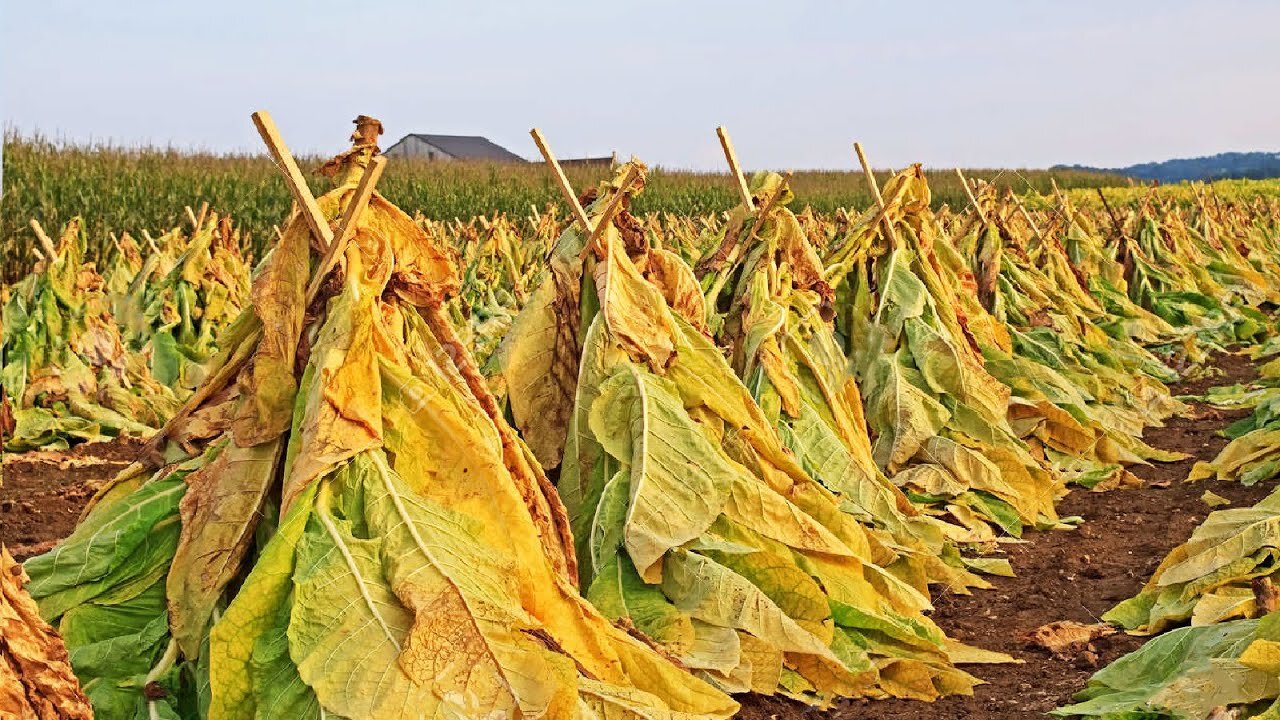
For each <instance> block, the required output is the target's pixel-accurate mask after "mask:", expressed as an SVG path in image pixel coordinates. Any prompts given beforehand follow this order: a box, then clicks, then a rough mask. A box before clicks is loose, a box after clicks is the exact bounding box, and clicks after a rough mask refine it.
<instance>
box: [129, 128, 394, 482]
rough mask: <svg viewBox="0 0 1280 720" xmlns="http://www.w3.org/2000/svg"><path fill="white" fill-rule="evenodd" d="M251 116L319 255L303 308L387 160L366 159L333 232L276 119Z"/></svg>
mask: <svg viewBox="0 0 1280 720" xmlns="http://www.w3.org/2000/svg"><path fill="white" fill-rule="evenodd" d="M252 117H253V124H254V126H256V127H257V128H258V134H259V135H261V136H262V142H263V143H265V144H266V146H267V152H269V153H270V154H271V159H272V160H274V161H275V165H276V167H277V168H278V169H279V170H280V172H281V174H283V175H284V179H285V184H286V185H287V186H288V187H289V192H290V193H291V194H292V195H293V199H294V202H295V203H296V204H297V206H298V212H300V213H302V217H303V219H304V220H306V223H307V226H308V227H310V229H311V234H312V235H314V236H315V239H316V240H317V241H318V243H317V244H318V245H319V246H320V248H321V249H322V251H323V253H324V254H323V255H321V256H320V262H319V263H317V264H316V268H315V271H314V272H313V273H312V275H311V280H310V282H309V283H307V292H306V296H305V297H306V300H305V304H306V305H308V306H309V305H310V304H311V303H312V301H314V300H315V299H316V295H317V294H318V293H319V292H320V285H321V283H323V282H324V279H325V277H327V276H328V275H329V272H330V271H331V270H333V266H334V265H335V264H337V262H338V258H339V257H341V256H342V254H343V253H344V252H345V251H346V247H347V244H348V242H349V241H350V240H351V237H352V235H354V234H355V230H356V224H357V222H358V221H359V219H360V215H361V214H362V213H363V212H364V210H365V208H367V207H368V206H369V200H370V199H371V198H372V197H373V188H374V186H375V185H377V183H378V179H379V178H381V177H382V171H383V169H384V168H385V167H386V164H387V160H386V158H383V157H380V156H375V157H374V158H372V159H371V160H370V161H369V164H368V166H366V167H365V169H364V173H363V174H362V175H361V176H360V181H359V183H358V184H357V185H356V194H355V197H353V198H352V199H351V202H349V203H348V204H347V207H346V208H345V209H344V210H343V213H342V217H341V219H340V220H339V222H338V228H337V232H336V233H335V232H334V230H333V229H332V228H330V227H329V222H328V221H327V220H325V217H324V213H323V212H321V211H320V205H319V204H318V203H316V198H315V195H313V194H312V193H311V188H310V187H308V186H307V181H306V178H305V177H303V175H302V170H300V169H299V168H298V163H297V162H296V161H295V160H294V159H293V154H292V153H290V152H289V148H288V146H287V145H285V143H284V139H283V138H281V137H280V131H279V130H278V129H277V128H276V124H275V121H274V120H272V119H271V115H269V114H268V113H267V112H266V111H265V110H259V111H258V112H255V113H254V114H253V116H252ZM202 214H203V213H202ZM193 222H196V223H197V226H198V222H197V221H196V220H193ZM261 337H262V328H261V327H258V328H257V329H256V330H254V331H253V333H252V334H250V335H249V337H248V338H246V339H245V340H244V342H242V343H240V345H239V347H237V348H236V349H235V350H234V351H233V352H232V355H231V356H230V357H228V358H227V360H226V362H224V363H223V364H222V366H221V367H219V368H218V369H217V371H216V372H214V374H213V375H211V376H210V377H209V378H208V379H206V380H205V382H204V383H202V384H201V385H200V387H199V388H197V389H196V391H195V393H193V394H192V395H191V397H189V398H187V401H186V402H185V403H183V405H182V407H181V408H180V409H179V410H178V412H177V413H176V414H174V416H173V418H172V419H170V420H169V422H167V423H165V425H164V427H163V428H161V429H160V430H159V431H157V432H156V434H155V435H154V436H152V438H151V440H150V441H148V442H147V445H146V447H145V448H144V449H143V451H142V454H141V458H142V461H143V462H148V461H149V460H150V458H154V457H156V455H157V454H158V453H159V451H160V450H161V449H162V448H163V447H164V444H165V442H167V441H168V438H169V435H170V434H171V433H172V432H173V429H174V428H177V427H178V426H179V425H180V424H181V423H182V422H183V421H184V420H185V419H186V418H187V417H189V416H190V415H191V413H193V412H195V411H196V410H197V409H199V408H200V406H201V405H203V404H204V403H205V401H206V400H208V399H209V398H210V397H212V396H213V395H214V394H215V393H217V392H218V391H219V390H221V389H222V388H224V387H226V385H227V384H228V383H230V382H231V381H232V380H233V379H234V378H235V377H236V375H237V374H239V372H240V369H241V368H243V367H244V365H245V363H247V362H248V361H249V358H250V357H252V356H253V348H254V347H255V346H256V345H257V344H258V340H260V339H261Z"/></svg>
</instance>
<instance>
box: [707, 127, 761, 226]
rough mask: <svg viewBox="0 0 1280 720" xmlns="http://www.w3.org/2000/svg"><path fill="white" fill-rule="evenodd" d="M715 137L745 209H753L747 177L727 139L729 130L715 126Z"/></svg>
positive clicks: (754, 207) (753, 202) (731, 143)
mask: <svg viewBox="0 0 1280 720" xmlns="http://www.w3.org/2000/svg"><path fill="white" fill-rule="evenodd" d="M716 137H718V138H720V148H721V149H722V150H724V159H725V162H727V163H729V172H730V173H731V174H732V175H733V179H734V181H735V183H734V184H736V185H737V186H738V194H739V196H740V197H741V198H742V204H743V205H745V206H746V208H747V210H755V209H756V205H755V201H754V200H752V199H751V190H750V189H749V188H747V178H746V176H744V175H743V174H742V166H740V165H739V164H738V153H736V152H734V150H733V141H732V140H730V139H729V131H728V130H725V129H724V126H723V125H721V126H720V127H717V128H716Z"/></svg>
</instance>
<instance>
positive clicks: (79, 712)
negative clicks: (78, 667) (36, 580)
mask: <svg viewBox="0 0 1280 720" xmlns="http://www.w3.org/2000/svg"><path fill="white" fill-rule="evenodd" d="M26 583H27V574H26V573H25V572H24V571H23V569H22V566H21V565H19V564H18V563H17V561H15V560H14V559H13V556H12V555H10V554H9V551H8V549H6V548H4V547H3V546H0V717H4V718H19V719H20V720H28V719H30V720H92V718H93V710H92V708H91V707H90V706H89V699H88V698H87V697H85V695H84V692H83V691H82V690H81V689H80V681H79V680H77V679H76V676H75V675H74V674H73V673H72V672H71V664H70V663H69V662H68V660H67V647H66V645H64V644H63V643H62V638H61V637H59V636H58V633H57V632H55V631H54V629H53V628H52V627H50V626H49V624H48V623H46V622H45V621H44V620H42V619H41V618H40V611H39V609H38V608H37V607H36V603H35V601H34V600H32V599H31V596H30V595H28V594H27V592H26V590H25V589H24V586H25V585H26Z"/></svg>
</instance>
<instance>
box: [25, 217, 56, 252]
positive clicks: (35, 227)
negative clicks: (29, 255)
mask: <svg viewBox="0 0 1280 720" xmlns="http://www.w3.org/2000/svg"><path fill="white" fill-rule="evenodd" d="M29 224H30V225H31V230H32V231H33V232H34V233H35V234H36V239H37V240H39V241H40V244H41V245H43V246H44V251H45V252H46V253H48V254H49V259H50V260H57V259H58V248H57V247H56V246H55V245H54V244H53V240H50V239H49V236H48V235H46V234H45V232H44V228H42V227H40V223H39V222H37V221H36V219H35V218H31V222H30V223H29Z"/></svg>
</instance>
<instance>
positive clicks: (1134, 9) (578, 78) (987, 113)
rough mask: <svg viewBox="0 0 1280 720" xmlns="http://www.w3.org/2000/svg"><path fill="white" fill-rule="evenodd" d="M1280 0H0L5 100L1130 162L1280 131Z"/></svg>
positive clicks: (758, 158)
mask: <svg viewBox="0 0 1280 720" xmlns="http://www.w3.org/2000/svg"><path fill="white" fill-rule="evenodd" d="M1278 88H1280V2H1270V1H1265V0H1256V1H1253V2H1249V1H1245V0H1238V1H1235V2H1220V1H1214V2H1209V1H1201V2H1194V1H1191V0H1187V1H1178V0H1163V1H1156V0H1106V1H1095V0H1087V1H1076V2H1047V1H1045V2H1039V1H1026V0H1024V1H1021V2H1015V1H1012V0H1010V1H1008V2H994V1H993V2H982V1H969V2H952V1H948V2H941V1H939V2H913V3H908V2H843V3H841V2H796V1H792V2H781V1H775V2H755V1H746V0H739V1H738V2H709V1H699V0H674V1H673V0H646V1H645V2H634V3H632V2H618V1H616V0H614V1H612V2H610V1H607V0H596V1H594V2H560V3H552V2H540V3H539V2H488V3H481V2H461V1H459V2H448V3H445V2H408V1H407V0H381V1H379V2H365V3H361V2H352V1H351V0H345V1H343V2H331V1H327V0H325V1H319V0H312V1H311V2H288V3H286V2H272V1H270V0H257V1H256V2H246V1H244V0H203V1H201V2H181V3H180V2H162V1H159V0H131V1H127V2H126V1H124V0H121V1H120V2H88V1H80V2H62V1H59V0H39V1H36V2H32V1H31V0H0V122H3V123H4V124H5V125H7V126H11V127H16V128H18V129H19V130H23V131H31V130H37V129H38V130H40V131H42V132H43V133H45V134H46V135H53V136H58V137H63V138H67V139H71V140H77V141H84V140H88V139H90V138H93V139H111V140H115V141H119V142H123V143H138V142H151V143H159V144H168V143H172V144H174V145H177V146H180V147H202V148H208V149H216V150H234V149H248V150H255V151H256V150H257V147H258V145H257V138H256V135H255V134H254V131H253V128H252V125H251V124H250V122H249V118H248V116H249V113H250V112H251V111H253V110H255V109H258V108H265V109H268V110H270V111H271V112H272V113H273V114H274V115H275V117H276V120H277V122H278V124H279V125H280V127H281V130H282V131H283V132H284V134H285V137H286V139H287V140H288V141H289V142H290V143H291V145H293V146H294V148H295V150H296V151H298V152H306V151H311V152H324V153H329V152H333V151H336V150H338V149H340V148H341V147H342V145H343V141H344V138H345V136H346V134H347V133H348V131H349V129H350V125H349V121H350V120H351V119H352V118H353V117H354V116H355V115H356V114H358V113H367V114H371V115H375V116H377V117H380V118H381V119H382V120H383V121H384V123H385V125H386V128H387V135H386V136H385V141H384V143H383V146H384V147H386V146H388V145H390V144H391V142H394V140H395V139H397V138H399V137H400V136H401V135H403V134H404V133H406V132H439V133H457V134H479V135H485V136H488V137H489V138H491V139H493V140H494V141H496V142H498V143H500V144H502V145H505V146H506V147H508V148H510V149H512V150H513V151H515V152H517V153H520V154H522V155H524V156H526V157H534V156H535V155H536V150H535V149H534V147H533V143H532V141H531V140H530V139H529V136H528V134H527V133H528V129H529V128H530V127H531V126H533V125H538V126H540V127H541V128H542V129H543V131H544V132H545V133H546V135H547V136H548V138H549V139H550V141H551V142H552V145H553V147H554V148H555V149H556V151H557V152H558V153H559V154H560V155H562V156H574V155H580V154H602V153H608V152H609V151H610V150H613V149H616V150H618V151H619V152H620V153H622V154H630V153H635V154H636V155H638V156H640V157H641V158H642V159H644V160H646V161H647V162H649V163H650V164H661V165H666V166H675V167H695V168H702V169H718V168H719V167H720V166H721V158H720V154H719V148H718V146H717V144H716V139H715V135H714V133H713V128H714V127H715V126H716V125H717V124H721V123H723V124H725V125H727V126H728V127H729V129H730V131H731V132H732V134H733V137H734V140H735V142H736V144H737V146H738V150H739V154H740V155H741V157H742V159H743V162H744V164H746V165H747V166H749V167H764V166H768V167H794V168H810V167H831V168H845V167H849V166H851V165H852V164H853V162H854V161H853V159H852V156H851V151H850V143H851V142H852V141H853V140H855V139H857V140H860V141H862V142H863V143H864V144H865V145H866V147H867V149H868V151H869V153H870V154H871V157H872V161H873V163H874V164H876V165H877V166H878V167H879V166H889V165H893V166H901V165H903V164H906V163H908V162H914V161H923V162H925V163H926V164H929V165H934V166H941V167H946V166H951V165H964V166H1020V167H1043V166H1047V165H1050V164H1053V163H1057V162H1082V163H1088V164H1097V165H1109V166H1110V165H1124V164H1129V163H1132V162H1139V161H1144V160H1157V159H1164V158H1168V157H1174V156H1191V155H1201V154H1209V153H1214V152H1219V151H1224V150H1253V149H1265V150H1280V139H1278V138H1277V135H1278V134H1280V89H1278Z"/></svg>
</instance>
